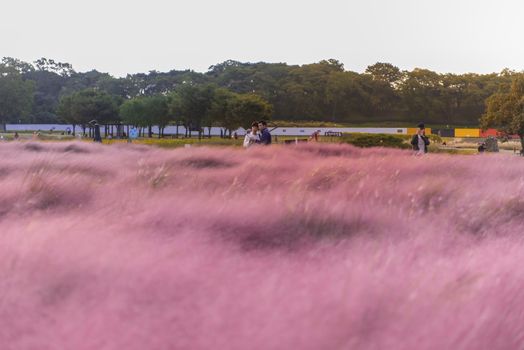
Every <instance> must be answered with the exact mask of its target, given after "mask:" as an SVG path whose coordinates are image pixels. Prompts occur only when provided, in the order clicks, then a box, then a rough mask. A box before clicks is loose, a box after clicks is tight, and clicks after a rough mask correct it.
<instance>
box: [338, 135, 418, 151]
mask: <svg viewBox="0 0 524 350" xmlns="http://www.w3.org/2000/svg"><path fill="white" fill-rule="evenodd" d="M409 139H410V137H409V136H408V135H388V134H343V136H342V142H344V143H349V144H351V145H353V146H357V147H362V148H369V147H388V148H400V149H408V148H410V147H411V146H410V145H409Z"/></svg>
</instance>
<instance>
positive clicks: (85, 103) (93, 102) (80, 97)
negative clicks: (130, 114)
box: [58, 89, 119, 130]
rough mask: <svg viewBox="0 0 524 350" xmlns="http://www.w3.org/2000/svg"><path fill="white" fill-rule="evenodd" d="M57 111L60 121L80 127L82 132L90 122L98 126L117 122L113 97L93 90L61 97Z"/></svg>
mask: <svg viewBox="0 0 524 350" xmlns="http://www.w3.org/2000/svg"><path fill="white" fill-rule="evenodd" d="M58 111H59V112H60V117H61V118H62V120H64V121H66V122H68V123H70V124H72V125H80V126H81V127H82V128H83V129H84V130H85V128H86V127H87V125H88V124H89V122H90V121H92V120H96V121H97V122H98V123H100V124H109V123H117V122H118V121H119V115H118V106H117V104H116V103H115V100H114V99H113V97H112V96H111V95H109V94H107V93H105V92H101V91H96V90H93V89H86V90H82V91H79V92H76V93H74V94H72V95H71V96H63V97H62V99H61V100H60V104H59V108H58Z"/></svg>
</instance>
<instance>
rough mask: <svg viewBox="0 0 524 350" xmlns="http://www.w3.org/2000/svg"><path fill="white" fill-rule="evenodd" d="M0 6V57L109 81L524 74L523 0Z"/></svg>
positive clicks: (67, 0) (30, 1)
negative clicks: (282, 65)
mask: <svg viewBox="0 0 524 350" xmlns="http://www.w3.org/2000/svg"><path fill="white" fill-rule="evenodd" d="M0 11H1V12H0V56H11V57H16V58H20V59H22V60H24V61H34V60H35V59H37V58H39V57H47V58H53V59H55V60H58V61H62V62H69V63H71V64H73V66H74V67H75V69H76V70H78V71H86V70H91V69H93V68H94V69H97V70H100V71H103V72H109V73H111V74H113V75H116V76H123V75H125V74H126V73H135V72H147V71H149V70H153V69H156V70H159V71H168V70H171V69H186V68H190V69H193V70H196V71H206V70H207V68H208V67H209V66H210V65H212V64H215V63H219V62H222V61H225V60H227V59H235V60H239V61H249V62H258V61H266V62H287V63H290V64H303V63H313V62H318V61H320V60H322V59H328V58H335V59H338V60H340V61H342V62H343V63H344V64H345V66H346V69H349V70H355V71H358V72H362V71H364V70H365V68H366V66H368V65H370V64H373V63H375V62H378V61H380V62H390V63H393V64H395V65H397V66H399V67H400V68H401V69H412V68H415V67H422V68H428V69H432V70H435V71H439V72H453V73H463V72H478V73H488V72H494V71H496V72H499V71H501V70H502V69H503V68H505V67H508V68H511V69H515V70H522V69H524V45H523V44H522V35H523V34H524V20H522V14H523V13H524V1H522V0H498V1H495V0H476V1H474V0H431V1H428V0H391V1H388V0H345V1H344V0H322V1H311V0H302V1H299V0H258V1H252V0H217V1H212V0H192V1H185V0H184V1H174V0H173V1H168V0H141V1H136V0H127V1H121V0H90V1H89V0H45V1H43V0H38V1H37V0H17V1H5V0H4V1H2V3H1V4H0Z"/></svg>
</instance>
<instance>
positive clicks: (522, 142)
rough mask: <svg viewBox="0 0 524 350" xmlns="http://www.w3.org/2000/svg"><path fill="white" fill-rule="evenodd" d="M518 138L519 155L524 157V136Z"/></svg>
mask: <svg viewBox="0 0 524 350" xmlns="http://www.w3.org/2000/svg"><path fill="white" fill-rule="evenodd" d="M519 137H520V148H521V150H520V155H521V156H524V135H519Z"/></svg>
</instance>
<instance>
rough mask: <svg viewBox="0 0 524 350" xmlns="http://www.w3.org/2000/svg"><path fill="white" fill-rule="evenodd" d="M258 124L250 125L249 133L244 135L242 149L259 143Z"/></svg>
mask: <svg viewBox="0 0 524 350" xmlns="http://www.w3.org/2000/svg"><path fill="white" fill-rule="evenodd" d="M258 125H259V123H257V122H253V123H251V131H250V132H248V133H247V134H246V136H245V137H244V148H249V147H251V146H253V145H256V144H259V143H260V135H259V133H258Z"/></svg>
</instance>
